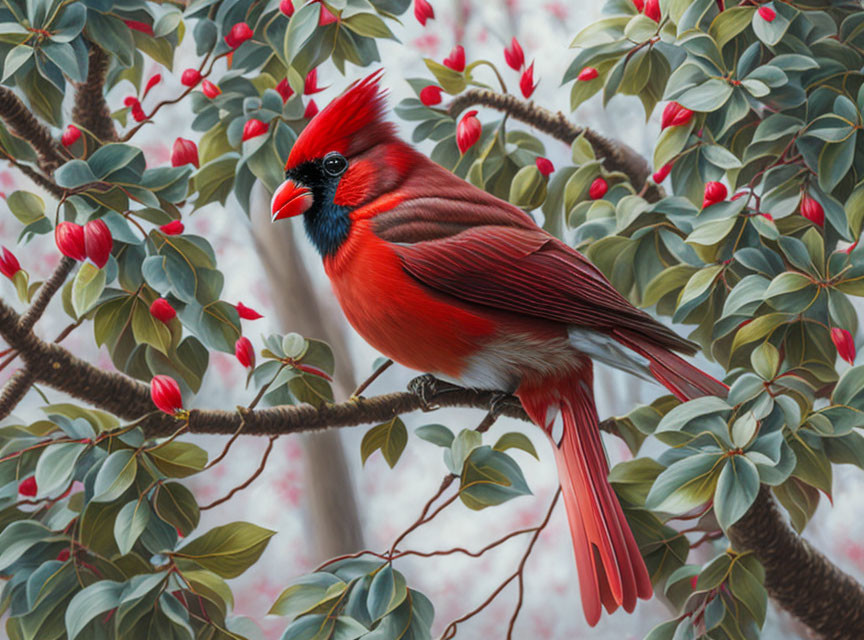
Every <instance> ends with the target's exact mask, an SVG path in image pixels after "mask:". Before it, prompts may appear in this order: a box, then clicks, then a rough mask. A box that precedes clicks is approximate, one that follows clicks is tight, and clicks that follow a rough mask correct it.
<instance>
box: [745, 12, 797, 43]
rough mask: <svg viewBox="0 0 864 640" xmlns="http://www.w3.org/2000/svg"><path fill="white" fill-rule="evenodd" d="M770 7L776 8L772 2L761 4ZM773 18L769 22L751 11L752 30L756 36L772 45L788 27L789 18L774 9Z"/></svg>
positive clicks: (781, 36)
mask: <svg viewBox="0 0 864 640" xmlns="http://www.w3.org/2000/svg"><path fill="white" fill-rule="evenodd" d="M761 6H763V7H768V8H770V9H777V8H778V6H777V5H776V4H774V3H773V2H769V3H767V4H763V5H761ZM775 14H776V15H775V16H774V19H773V20H771V21H770V22H769V21H768V20H765V18H763V17H762V16H760V15H759V13H758V12H754V13H753V32H754V33H755V34H756V37H757V38H759V39H760V40H761V41H762V42H764V43H765V44H767V45H770V46H772V47H773V46H774V45H775V44H777V43H778V42H780V40H781V39H782V38H783V36H784V35H785V33H786V30H787V29H788V28H789V19H788V18H787V17H786V16H785V15H783V13H782V12H781V11H775Z"/></svg>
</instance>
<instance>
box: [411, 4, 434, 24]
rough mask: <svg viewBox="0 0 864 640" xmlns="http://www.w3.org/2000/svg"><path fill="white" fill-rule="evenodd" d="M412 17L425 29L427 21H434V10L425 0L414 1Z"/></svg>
mask: <svg viewBox="0 0 864 640" xmlns="http://www.w3.org/2000/svg"><path fill="white" fill-rule="evenodd" d="M414 17H415V18H417V22H419V23H420V24H421V25H423V26H424V27H425V26H426V21H427V20H434V19H435V10H434V9H433V8H432V5H431V4H429V3H428V2H427V0H414Z"/></svg>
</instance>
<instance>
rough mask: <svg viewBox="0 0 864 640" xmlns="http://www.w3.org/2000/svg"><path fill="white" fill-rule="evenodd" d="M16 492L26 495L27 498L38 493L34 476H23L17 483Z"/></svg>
mask: <svg viewBox="0 0 864 640" xmlns="http://www.w3.org/2000/svg"><path fill="white" fill-rule="evenodd" d="M18 493H19V494H21V495H22V496H27V497H28V498H32V497H33V496H35V495H36V494H37V493H39V487H38V486H37V485H36V478H35V476H29V477H27V478H24V479H23V480H22V481H21V483H20V484H19V485H18Z"/></svg>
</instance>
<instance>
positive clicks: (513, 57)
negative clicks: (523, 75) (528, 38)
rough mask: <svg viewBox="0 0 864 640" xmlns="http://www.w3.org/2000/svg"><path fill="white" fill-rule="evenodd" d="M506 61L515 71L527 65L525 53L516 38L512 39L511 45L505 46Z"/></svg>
mask: <svg viewBox="0 0 864 640" xmlns="http://www.w3.org/2000/svg"><path fill="white" fill-rule="evenodd" d="M504 62H506V63H507V66H508V67H510V68H511V69H513V70H514V71H519V70H520V69H521V68H522V67H523V66H525V53H524V52H523V51H522V47H521V45H520V44H519V41H518V40H517V39H516V38H513V39H512V40H511V41H510V46H509V47H504Z"/></svg>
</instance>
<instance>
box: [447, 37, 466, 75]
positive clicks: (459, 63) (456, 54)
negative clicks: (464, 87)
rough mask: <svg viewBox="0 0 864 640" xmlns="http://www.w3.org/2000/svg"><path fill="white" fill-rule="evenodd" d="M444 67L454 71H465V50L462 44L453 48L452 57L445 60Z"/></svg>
mask: <svg viewBox="0 0 864 640" xmlns="http://www.w3.org/2000/svg"><path fill="white" fill-rule="evenodd" d="M444 66H445V67H447V68H448V69H453V71H458V72H459V73H462V72H463V71H465V48H464V47H463V46H462V45H461V44H457V45H456V46H455V47H453V50H452V51H451V52H450V55H449V56H447V57H446V58H444Z"/></svg>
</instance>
